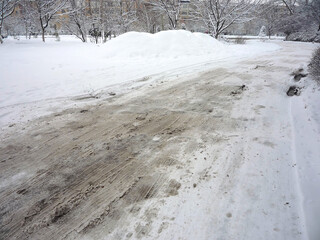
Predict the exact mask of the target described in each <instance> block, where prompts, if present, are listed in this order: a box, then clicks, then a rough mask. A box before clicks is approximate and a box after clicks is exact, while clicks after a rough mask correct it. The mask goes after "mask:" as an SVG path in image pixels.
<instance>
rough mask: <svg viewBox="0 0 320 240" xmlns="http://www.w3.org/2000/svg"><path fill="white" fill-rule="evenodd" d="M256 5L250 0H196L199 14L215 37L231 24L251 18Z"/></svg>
mask: <svg viewBox="0 0 320 240" xmlns="http://www.w3.org/2000/svg"><path fill="white" fill-rule="evenodd" d="M256 7H257V2H255V1H250V0H239V1H238V0H197V8H198V12H199V16H200V17H201V19H202V20H203V22H204V23H205V25H206V26H207V28H208V30H209V32H211V33H212V35H213V36H214V37H215V38H218V37H219V35H220V34H221V33H222V32H223V31H225V30H226V29H227V28H229V27H230V26H231V25H233V24H235V23H243V22H247V21H249V20H251V19H252V15H250V13H252V11H253V10H254V9H255V8H256Z"/></svg>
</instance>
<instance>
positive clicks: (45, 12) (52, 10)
mask: <svg viewBox="0 0 320 240" xmlns="http://www.w3.org/2000/svg"><path fill="white" fill-rule="evenodd" d="M33 2H34V7H35V15H36V17H37V18H38V20H39V24H40V28H41V34H42V41H43V42H45V41H46V40H45V32H46V29H47V27H48V26H49V22H50V21H51V20H52V19H53V17H54V16H55V15H56V14H57V13H58V12H59V11H61V10H62V9H63V8H64V7H65V6H66V3H67V0H34V1H33Z"/></svg>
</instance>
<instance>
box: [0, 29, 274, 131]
mask: <svg viewBox="0 0 320 240" xmlns="http://www.w3.org/2000/svg"><path fill="white" fill-rule="evenodd" d="M276 49H279V46H277V45H275V44H272V43H264V42H260V41H255V42H248V43H247V44H246V45H227V44H223V43H220V42H218V41H217V40H215V39H213V38H212V37H210V36H209V35H207V34H201V33H190V32H187V31H183V30H181V31H164V32H160V33H157V34H148V33H137V32H130V33H126V34H123V35H121V36H119V37H117V38H115V39H112V40H111V41H109V42H107V43H106V44H102V45H95V44H92V43H88V44H83V43H82V42H80V41H79V40H78V39H76V38H74V37H70V36H61V41H60V42H57V41H56V40H55V38H48V39H47V42H46V43H45V44H44V43H42V42H41V39H40V38H38V39H30V40H29V39H25V38H23V37H21V38H20V40H16V39H7V40H6V42H5V44H3V45H1V46H0V55H1V58H0V79H1V80H0V81H1V85H0V126H5V125H8V124H13V123H15V122H20V121H26V120H30V119H32V118H34V117H37V116H40V115H44V114H48V113H51V112H54V111H56V110H57V109H61V108H62V107H70V106H72V105H74V104H78V103H74V102H68V101H67V100H66V99H65V98H66V97H71V96H78V95H88V96H99V97H101V96H100V95H103V94H104V93H105V92H108V91H109V92H116V93H119V91H120V92H121V91H123V90H124V89H127V88H128V87H132V86H133V85H134V86H137V85H141V84H143V83H144V82H145V80H152V79H151V78H152V77H155V76H159V75H161V74H166V75H168V71H171V72H177V73H179V74H181V73H190V72H193V71H195V67H196V65H201V69H202V70H204V69H205V68H206V67H207V69H209V68H210V67H212V66H214V65H215V63H217V62H218V61H219V60H226V59H234V58H246V57H250V56H258V55H259V54H262V53H264V52H267V51H274V50H276ZM206 62H207V63H208V65H207V66H203V65H204V64H205V63H206ZM175 70H177V71H175ZM119 84H124V85H125V86H122V87H120V89H119ZM56 98H60V100H61V101H60V102H57V99H56ZM61 98H62V99H61ZM51 99H54V101H51ZM43 100H47V101H45V102H43V103H42V104H40V105H39V104H38V101H43ZM35 102H36V103H35ZM28 103H29V104H28ZM30 109H32V110H31V111H30Z"/></svg>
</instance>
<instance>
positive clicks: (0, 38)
mask: <svg viewBox="0 0 320 240" xmlns="http://www.w3.org/2000/svg"><path fill="white" fill-rule="evenodd" d="M1 34H2V20H1V22H0V44H2V43H3V40H2V35H1Z"/></svg>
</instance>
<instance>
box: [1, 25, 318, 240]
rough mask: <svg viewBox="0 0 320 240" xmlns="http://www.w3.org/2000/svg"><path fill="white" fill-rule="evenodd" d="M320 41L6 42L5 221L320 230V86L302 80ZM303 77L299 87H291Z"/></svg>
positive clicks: (251, 235) (119, 235) (299, 233)
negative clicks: (291, 91)
mask: <svg viewBox="0 0 320 240" xmlns="http://www.w3.org/2000/svg"><path fill="white" fill-rule="evenodd" d="M317 46H318V45H315V44H311V43H296V42H295V43H291V42H282V41H271V42H268V41H267V42H261V41H256V40H255V41H247V43H246V44H245V45H231V44H230V45H229V44H226V43H225V44H223V43H221V42H218V41H216V40H214V39H213V38H211V37H209V36H208V35H204V34H199V33H189V32H186V31H167V32H161V33H158V34H155V35H150V34H145V33H127V34H124V35H122V36H119V37H118V38H115V39H113V40H111V41H109V42H108V43H106V44H103V45H94V44H82V43H80V42H78V40H75V39H72V38H70V37H62V39H61V42H55V41H54V40H52V41H50V40H49V41H48V42H47V43H46V44H43V43H41V41H40V39H32V40H22V39H21V40H20V41H17V40H13V39H11V40H8V41H6V43H5V44H4V45H2V46H0V54H1V59H0V79H1V80H0V81H1V86H0V100H1V103H0V121H1V122H0V123H1V126H2V127H3V128H2V130H1V133H2V136H1V139H2V140H3V142H2V143H1V145H0V151H1V153H2V154H3V156H4V157H3V159H4V160H2V161H1V162H0V163H1V164H2V165H1V168H0V169H1V170H0V173H1V174H0V178H1V181H2V182H1V184H0V194H1V196H0V197H1V199H0V200H2V202H5V205H4V206H1V207H2V208H0V211H3V212H0V213H3V219H4V220H3V221H2V222H1V221H0V230H2V233H5V234H7V236H16V237H17V236H25V235H24V234H30V238H32V237H34V238H45V237H46V236H50V237H61V238H63V237H65V238H67V239H81V238H83V239H128V238H129V239H130V238H131V239H141V238H142V239H166V240H167V239H214V240H218V239H219V240H220V239H221V240H222V239H237V240H238V239H243V240H247V239H250V240H251V239H265V240H269V239H277V240H278V239H279V240H280V239H281V240H282V239H288V240H295V239H296V240H298V239H299V240H300V239H306V240H307V239H310V240H318V239H319V238H320V232H319V228H318V218H319V216H320V202H319V201H320V200H319V199H320V191H319V190H318V188H319V187H318V186H319V184H320V162H319V159H320V147H319V146H320V137H319V136H320V115H319V104H318V103H319V101H320V90H319V86H317V85H316V84H315V82H313V80H312V78H311V77H310V76H308V77H307V78H303V79H302V80H301V81H300V82H294V81H293V77H292V76H290V74H291V73H292V72H293V71H295V70H296V69H297V68H303V69H304V71H306V70H307V63H308V61H309V59H310V56H311V53H312V51H313V50H314V49H315V48H316V47H317ZM242 85H245V88H244V91H242V90H241V91H240V89H239V86H242ZM291 85H298V86H300V87H302V93H301V95H300V96H294V97H288V96H287V95H286V91H287V89H288V87H289V86H291ZM237 91H239V92H237ZM111 92H114V93H116V94H117V96H116V97H114V96H113V95H114V94H111V95H110V93H111ZM232 92H233V93H232ZM234 92H235V93H234ZM84 105H86V107H83V106H84ZM79 106H82V108H80V109H79V108H77V107H79ZM63 109H67V110H66V111H63V112H61V111H60V110H63ZM52 112H54V113H56V114H53V115H50V116H47V117H45V118H43V119H39V120H36V121H33V122H31V123H30V124H25V125H24V124H16V126H12V125H11V127H8V124H12V123H17V122H19V121H22V122H24V121H26V120H28V119H32V118H36V117H37V116H40V115H43V114H48V113H52ZM57 112H58V113H57ZM58 190H59V191H58ZM60 192H62V193H63V194H61V195H59V194H58V193H60ZM17 194H19V195H17ZM56 194H58V195H56ZM17 196H19V197H17ZM8 209H10V210H12V209H13V213H11V212H10V211H9V210H8ZM16 209H18V210H16ZM61 209H62V210H61ZM15 211H20V212H19V214H15ZM21 219H22V220H23V219H24V220H23V221H24V224H23V225H22V226H21V224H20V222H19V221H20V220H21ZM57 219H58V220H57ZM60 220H61V221H60ZM0 233H1V231H0ZM57 234H59V235H57Z"/></svg>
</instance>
